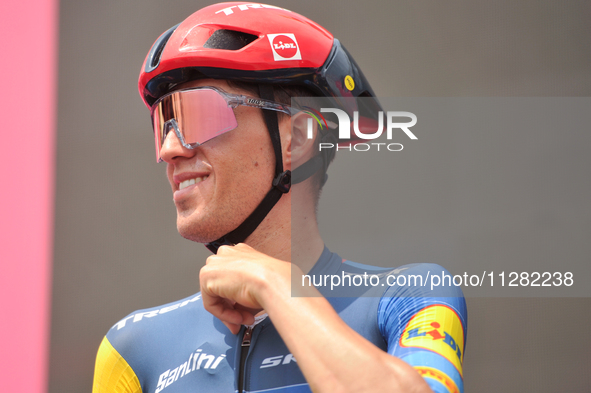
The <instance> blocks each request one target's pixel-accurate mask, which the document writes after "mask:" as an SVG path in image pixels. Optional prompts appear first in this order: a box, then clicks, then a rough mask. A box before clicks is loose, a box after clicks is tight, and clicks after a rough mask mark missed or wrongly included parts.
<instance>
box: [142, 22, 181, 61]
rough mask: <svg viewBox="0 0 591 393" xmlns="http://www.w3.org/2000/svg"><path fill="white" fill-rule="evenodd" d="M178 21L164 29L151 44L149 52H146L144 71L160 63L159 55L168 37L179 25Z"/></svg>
mask: <svg viewBox="0 0 591 393" xmlns="http://www.w3.org/2000/svg"><path fill="white" fill-rule="evenodd" d="M179 25H180V23H179V24H177V25H175V26H172V27H171V28H170V29H168V30H166V31H165V32H164V34H162V35H161V36H160V37H159V38H158V39H157V40H156V42H155V43H154V45H152V49H150V53H148V58H147V59H146V68H145V71H146V72H152V71H154V70H155V69H156V68H158V65H159V64H160V56H161V55H162V51H163V50H164V47H165V46H166V43H167V42H168V39H169V38H170V36H171V35H172V33H174V31H175V30H176V28H177V27H179Z"/></svg>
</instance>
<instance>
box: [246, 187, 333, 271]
mask: <svg viewBox="0 0 591 393" xmlns="http://www.w3.org/2000/svg"><path fill="white" fill-rule="evenodd" d="M292 192H293V190H292ZM291 196H292V193H290V194H287V195H284V196H283V197H282V199H281V200H280V201H279V202H278V203H277V205H275V207H274V208H273V210H272V211H271V212H270V213H269V215H268V216H267V217H266V218H265V220H263V222H262V223H261V225H259V228H257V230H256V231H255V232H254V233H253V234H252V235H251V236H249V237H248V239H246V243H247V244H248V245H250V246H251V247H253V248H255V249H257V250H258V251H260V252H262V253H264V254H267V255H269V256H271V257H273V258H277V259H280V260H282V261H288V262H292V263H294V264H296V265H297V266H298V267H299V268H300V269H301V270H302V271H303V272H304V273H307V272H308V271H309V270H310V269H311V268H312V267H313V266H314V264H315V263H316V261H317V260H318V258H320V255H321V254H322V251H323V250H324V241H323V240H322V238H321V237H320V232H319V230H318V223H317V221H316V214H315V209H314V207H313V204H311V203H307V202H305V201H304V200H302V201H299V199H300V198H292V197H291Z"/></svg>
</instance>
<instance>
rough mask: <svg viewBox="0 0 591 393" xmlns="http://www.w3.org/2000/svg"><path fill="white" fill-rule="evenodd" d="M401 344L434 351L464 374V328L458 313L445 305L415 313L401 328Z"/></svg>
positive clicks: (426, 308)
mask: <svg viewBox="0 0 591 393" xmlns="http://www.w3.org/2000/svg"><path fill="white" fill-rule="evenodd" d="M400 345H401V346H402V347H417V348H424V349H428V350H430V351H433V352H435V353H437V354H439V355H441V356H443V357H444V358H446V359H447V360H449V361H450V362H451V363H452V364H453V365H454V366H455V367H456V368H457V369H458V371H459V373H460V375H463V374H462V364H463V362H464V354H463V353H462V351H463V350H464V328H463V327H462V322H461V321H460V317H458V314H456V312H455V311H454V310H452V309H451V308H449V307H447V306H443V305H433V306H428V307H425V308H423V309H422V310H421V311H419V312H418V313H416V314H415V315H414V316H413V317H412V318H411V319H410V321H409V322H408V325H406V328H405V329H404V331H403V332H402V335H401V336H400Z"/></svg>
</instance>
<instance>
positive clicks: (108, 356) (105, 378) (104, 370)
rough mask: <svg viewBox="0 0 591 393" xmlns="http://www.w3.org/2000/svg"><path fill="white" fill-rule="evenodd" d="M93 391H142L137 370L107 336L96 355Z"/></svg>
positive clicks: (108, 392) (107, 392)
mask: <svg viewBox="0 0 591 393" xmlns="http://www.w3.org/2000/svg"><path fill="white" fill-rule="evenodd" d="M92 393H142V387H141V385H140V381H139V379H138V377H137V376H136V375H135V372H134V371H133V369H132V368H131V367H130V366H129V364H128V363H127V361H126V360H125V359H124V358H123V357H122V356H121V355H120V354H119V352H117V350H116V349H115V348H113V346H112V345H111V343H110V342H109V339H108V338H107V337H105V338H103V341H102V342H101V345H100V347H99V350H98V354H97V356H96V365H95V368H94V381H93V386H92Z"/></svg>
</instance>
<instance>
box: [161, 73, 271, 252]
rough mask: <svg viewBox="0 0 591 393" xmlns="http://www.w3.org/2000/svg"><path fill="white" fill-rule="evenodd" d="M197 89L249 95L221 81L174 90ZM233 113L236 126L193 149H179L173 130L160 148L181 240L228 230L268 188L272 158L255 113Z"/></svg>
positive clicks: (262, 124) (201, 238)
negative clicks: (216, 89)
mask: <svg viewBox="0 0 591 393" xmlns="http://www.w3.org/2000/svg"><path fill="white" fill-rule="evenodd" d="M197 86H215V87H218V88H220V89H222V90H225V91H227V92H228V93H234V94H246V95H250V94H249V93H248V92H246V91H242V90H239V89H235V88H232V87H230V86H228V84H227V83H226V82H225V81H221V80H201V81H193V82H190V83H186V84H184V85H181V86H180V88H181V89H182V88H187V87H197ZM234 113H235V115H236V120H237V123H238V127H236V128H235V129H234V130H232V131H229V132H226V133H224V134H222V135H220V136H218V137H215V138H213V139H211V140H209V141H207V142H206V143H204V144H202V145H201V146H199V147H197V148H195V149H187V148H185V147H183V146H182V144H181V143H180V141H179V140H178V138H177V136H176V135H175V133H174V132H170V133H169V134H168V136H167V137H166V140H165V141H164V144H163V146H162V150H161V153H160V154H161V157H162V159H163V160H164V161H165V162H166V163H167V176H168V181H169V182H170V185H171V187H172V192H173V200H174V203H175V205H176V209H177V229H178V231H179V233H180V234H181V235H182V236H183V237H185V238H187V239H190V240H193V241H197V242H201V243H206V242H210V241H213V240H215V239H218V238H219V237H221V236H223V235H225V234H226V233H228V232H230V231H232V230H233V229H235V228H236V227H237V226H238V225H240V224H241V223H242V222H243V221H244V220H245V219H246V217H248V215H249V214H250V213H251V212H252V211H253V210H254V209H255V208H256V207H257V206H258V204H259V203H260V201H261V200H262V199H263V197H264V196H265V194H266V193H267V192H268V191H269V189H270V188H271V181H272V179H273V175H274V165H275V156H274V153H273V149H272V145H271V140H270V137H269V133H268V131H267V128H266V126H265V122H264V120H263V116H262V114H261V110H260V109H256V108H251V107H247V106H238V107H237V108H236V109H234ZM187 181H189V182H187Z"/></svg>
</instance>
